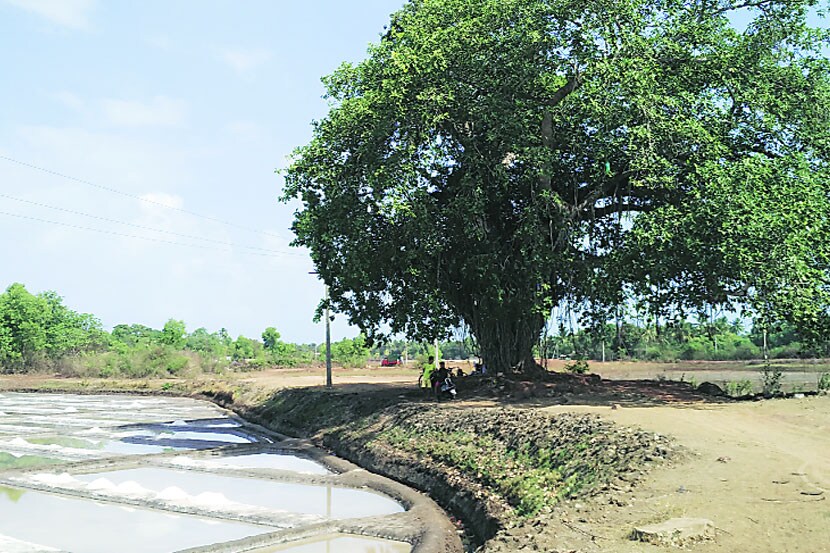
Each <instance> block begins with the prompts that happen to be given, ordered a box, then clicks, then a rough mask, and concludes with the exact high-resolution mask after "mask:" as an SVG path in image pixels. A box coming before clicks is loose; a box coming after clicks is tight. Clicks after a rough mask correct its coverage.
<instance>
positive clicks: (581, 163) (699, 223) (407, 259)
mask: <svg viewBox="0 0 830 553" xmlns="http://www.w3.org/2000/svg"><path fill="white" fill-rule="evenodd" d="M818 4H819V3H818V2H817V1H811V0H743V1H736V0H410V2H409V3H408V4H406V5H405V6H404V7H403V8H402V9H401V10H400V11H399V12H397V13H395V14H394V15H393V16H392V19H391V22H390V24H389V27H388V29H387V30H386V32H385V34H384V35H383V36H382V38H381V39H380V40H379V42H378V43H377V44H375V45H372V46H371V47H370V50H369V53H368V57H367V59H366V60H365V61H363V62H361V63H359V64H357V65H350V64H345V65H343V66H341V67H340V68H339V69H338V70H337V71H336V72H335V73H334V74H332V75H331V76H329V77H327V78H326V79H325V84H326V86H327V90H328V99H329V100H330V111H329V113H328V115H327V116H326V117H325V118H324V119H323V120H321V121H318V122H316V123H315V125H314V137H313V139H312V140H311V142H310V143H309V144H308V145H306V146H304V147H301V148H299V149H298V150H297V151H296V152H295V154H294V157H293V160H292V163H291V165H290V167H289V168H288V169H287V170H286V171H285V179H286V189H285V195H284V199H285V200H292V199H299V201H300V203H301V207H300V208H299V209H298V211H297V213H296V220H295V222H294V227H293V228H294V231H295V232H296V235H297V240H296V243H297V244H299V245H303V246H307V247H308V248H310V250H311V254H312V257H313V260H314V262H315V264H316V267H317V269H318V270H319V272H320V274H321V275H322V277H323V278H324V280H325V281H326V282H327V283H328V284H329V285H330V289H331V303H332V306H333V307H334V308H335V309H336V310H338V311H339V312H342V313H345V314H346V315H347V316H348V318H349V320H350V321H351V322H352V323H353V324H356V325H357V326H359V327H360V328H362V329H363V330H364V331H365V332H366V333H367V334H368V335H369V336H370V337H377V336H379V335H383V334H388V333H393V334H394V333H403V334H406V335H408V336H409V337H411V338H414V339H432V338H434V337H437V336H439V335H440V334H442V333H443V332H445V330H446V329H447V328H452V327H454V326H457V325H462V324H463V325H465V326H466V327H467V328H469V330H470V332H471V333H472V335H473V336H474V337H475V338H476V339H477V341H478V344H479V347H480V349H481V352H482V355H483V357H484V360H485V362H486V363H488V364H489V365H490V366H492V367H495V368H498V369H508V368H517V367H518V368H524V369H525V370H527V369H528V368H529V367H531V366H534V365H533V360H532V356H531V352H532V347H533V345H534V343H535V342H536V341H537V339H538V337H539V334H540V331H541V329H542V328H543V325H544V324H545V321H546V319H547V317H548V316H549V313H550V310H551V307H552V306H554V305H556V304H558V303H560V302H563V301H566V302H570V303H571V304H572V305H577V304H578V305H581V306H583V308H584V310H585V311H586V312H590V313H592V314H594V315H595V316H596V317H603V316H606V315H607V314H608V313H612V312H614V310H615V309H616V308H618V307H619V306H620V305H624V304H625V303H626V302H629V301H631V298H632V297H634V298H637V299H639V300H644V301H646V302H647V303H648V305H650V306H651V309H653V310H654V312H655V313H656V314H657V315H659V314H660V313H661V312H663V313H665V312H668V311H669V310H671V311H672V312H674V313H681V314H682V313H689V312H692V311H694V310H695V309H700V308H702V307H703V306H706V305H718V306H726V307H728V308H732V309H736V308H739V307H740V308H744V309H748V310H751V312H752V313H754V315H755V316H757V317H759V318H763V319H764V320H773V319H775V320H787V321H790V322H792V323H794V324H796V325H798V327H799V328H801V329H802V330H803V331H804V332H807V333H809V332H813V333H820V332H824V331H825V330H826V329H827V328H828V325H827V321H828V305H830V290H829V289H828V262H829V261H830V242H829V241H828V238H830V233H828V230H829V229H830V227H828V213H830V211H828V207H830V202H829V201H828V191H830V181H828V154H830V150H829V149H828V148H830V79H828V75H830V73H829V72H828V61H827V59H826V56H825V54H824V52H823V49H824V48H826V46H827V43H828V33H827V32H826V31H824V30H821V29H817V28H811V27H810V25H809V22H810V20H811V18H812V17H815V13H814V12H815V10H817V9H818V8H820V7H821V6H819V5H818Z"/></svg>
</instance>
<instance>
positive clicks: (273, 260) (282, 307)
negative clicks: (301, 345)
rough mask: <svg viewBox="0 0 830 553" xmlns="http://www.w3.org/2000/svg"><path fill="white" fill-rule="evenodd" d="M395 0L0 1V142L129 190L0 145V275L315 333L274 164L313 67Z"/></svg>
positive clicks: (193, 324)
mask: <svg viewBox="0 0 830 553" xmlns="http://www.w3.org/2000/svg"><path fill="white" fill-rule="evenodd" d="M402 5H403V0H361V1H360V2H342V1H332V0H308V1H306V2H287V1H252V0H248V1H246V2H231V1H202V0H200V1H196V0H188V1H185V0H180V1H160V0H145V1H142V2H128V1H124V0H121V1H108V2H104V1H102V0H0V67H2V68H3V69H2V73H1V74H0V156H5V157H7V158H12V159H15V160H18V161H22V162H25V163H28V164H32V165H36V166H39V167H42V168H44V169H48V170H50V171H54V172H58V173H61V174H64V175H67V176H70V177H73V178H75V179H80V180H83V181H88V182H90V183H93V184H95V185H99V186H103V187H108V188H111V189H116V190H118V191H122V192H124V193H126V194H129V195H130V196H126V195H118V194H114V193H111V192H107V191H104V190H102V189H100V188H95V187H92V186H90V185H88V184H84V183H81V182H77V181H75V180H70V179H66V178H62V177H59V176H56V175H53V174H48V173H45V172H41V171H38V170H34V169H32V168H29V167H25V166H22V165H18V164H16V163H13V162H10V161H8V160H5V159H0V212H3V213H4V214H0V233H2V234H0V236H1V237H2V238H0V287H2V288H5V287H6V286H8V285H9V284H11V283H12V282H22V283H24V284H26V286H27V287H28V288H29V290H30V291H33V292H39V291H43V290H55V291H57V292H58V293H59V294H61V295H63V296H64V297H65V298H66V301H67V303H68V304H69V305H70V306H72V307H73V308H75V309H78V310H80V311H84V312H91V313H94V314H96V315H98V316H99V317H100V318H101V319H102V321H103V322H104V324H105V325H106V326H112V325H115V324H118V323H122V322H124V323H133V322H135V323H142V324H147V325H150V326H154V327H160V326H162V325H163V324H164V322H165V321H166V320H167V319H168V318H177V319H183V320H184V321H185V322H186V323H187V325H188V328H189V329H190V330H193V329H195V328H197V327H200V326H204V327H207V328H208V329H209V330H216V329H218V328H220V327H223V326H224V327H227V328H228V330H229V331H230V332H231V333H232V334H234V335H237V334H245V335H248V336H252V337H256V336H259V334H260V333H261V332H262V330H263V329H264V328H265V327H267V326H275V327H276V328H277V329H278V330H279V331H280V332H281V333H282V335H283V336H284V337H285V338H287V339H289V340H292V341H298V342H319V341H321V336H322V328H321V326H320V325H315V324H314V323H313V322H312V317H313V312H314V308H315V307H316V304H317V302H318V301H319V299H320V297H321V296H322V293H323V289H322V285H321V284H320V283H319V282H318V281H317V280H316V279H315V277H314V276H311V275H309V274H308V271H310V270H312V269H313V267H312V265H311V262H310V260H309V258H308V256H307V255H306V254H305V253H304V252H302V251H300V250H296V249H293V248H289V246H288V242H289V241H290V238H291V234H290V232H289V230H288V227H289V226H290V224H291V219H292V211H293V207H289V206H284V205H280V204H278V203H277V201H276V198H277V196H278V195H279V193H280V190H281V186H282V180H281V178H280V177H279V176H278V175H275V174H274V170H275V169H276V168H279V167H282V166H283V165H284V164H285V160H286V156H288V154H289V153H290V152H291V150H292V149H293V148H294V147H296V146H299V145H301V144H303V143H305V142H307V141H308V140H309V138H310V136H311V127H310V123H311V121H312V120H313V119H315V118H321V117H322V116H323V115H324V114H325V113H326V103H325V101H324V100H323V99H322V98H321V95H322V92H323V90H322V86H321V84H320V77H321V76H323V75H326V74H328V73H330V72H331V71H332V70H334V69H335V68H336V67H337V66H338V65H339V64H340V63H341V62H342V61H344V60H353V61H357V60H360V59H362V58H363V57H364V55H365V52H366V47H367V45H368V44H369V43H370V42H374V41H376V40H377V39H378V37H379V35H380V33H381V32H382V30H383V26H384V25H385V24H386V23H387V21H388V18H389V14H390V13H392V12H393V11H395V10H397V9H398V8H400V7H401V6H402ZM137 198H143V199H145V200H149V201H141V200H139V199H137ZM21 200H23V201H21ZM27 202H28V203H27ZM152 202H157V203H152ZM159 203H161V204H168V205H172V206H175V207H177V208H179V209H183V210H186V211H191V212H195V213H198V214H203V215H206V216H209V217H213V218H217V219H221V220H223V221H227V222H231V223H233V224H234V225H238V226H228V225H223V224H219V223H216V222H214V221H210V220H207V219H204V218H200V217H195V216H192V215H189V214H187V213H183V212H181V211H176V210H170V209H167V208H164V207H162V206H160V205H158V204H159ZM35 204H42V205H35ZM43 206H51V207H58V208H61V209H64V210H69V211H75V212H81V213H86V214H91V215H95V216H98V217H104V218H107V219H113V220H117V221H122V222H125V223H129V224H130V225H134V226H128V225H123V224H117V223H113V222H110V221H102V220H100V219H93V218H89V217H83V216H80V215H78V214H76V213H69V212H67V211H58V210H55V209H50V208H48V207H43ZM9 214H12V215H16V216H17V217H14V216H12V215H9ZM21 216H23V217H30V218H34V219H41V220H48V221H55V222H59V223H64V224H68V225H75V226H83V227H90V228H95V229H99V230H105V231H107V232H111V233H117V234H102V233H96V232H90V231H88V230H83V229H79V228H74V227H67V226H58V225H55V224H51V223H46V222H43V221H36V220H33V219H25V218H21ZM138 227H145V228H138ZM239 227H245V228H239ZM248 228H249V229H253V230H255V231H262V232H254V231H249V230H246V229H248ZM148 229H159V230H163V231H165V232H164V233H161V232H156V231H155V230H148ZM122 235H131V236H143V237H145V238H153V239H154V240H159V241H167V242H175V243H177V244H178V243H180V244H187V245H188V246H180V245H173V244H167V243H164V242H154V241H149V240H142V239H137V238H129V237H127V236H122ZM182 235H185V236H196V237H200V238H204V239H206V240H197V239H193V238H187V237H185V236H182ZM208 240H211V241H208ZM228 243H230V244H233V246H227V245H226V244H228ZM246 247H247V248H261V249H265V250H271V251H275V252H289V254H282V253H276V254H272V253H270V252H263V251H262V250H255V249H246ZM251 253H268V255H267V256H263V255H251ZM333 332H334V337H335V339H336V338H337V337H338V336H343V335H350V336H351V335H354V334H355V331H354V330H351V329H349V328H348V327H347V326H346V325H345V323H344V322H343V321H337V322H336V324H335V326H334V329H333Z"/></svg>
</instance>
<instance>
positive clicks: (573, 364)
mask: <svg viewBox="0 0 830 553" xmlns="http://www.w3.org/2000/svg"><path fill="white" fill-rule="evenodd" d="M564 368H565V370H566V371H567V372H569V373H572V374H585V373H587V372H588V371H589V370H590V367H589V366H588V362H587V361H586V360H585V359H575V360H574V361H569V362H568V363H565V367H564Z"/></svg>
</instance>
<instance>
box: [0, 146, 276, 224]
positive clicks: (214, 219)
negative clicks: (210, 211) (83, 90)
mask: <svg viewBox="0 0 830 553" xmlns="http://www.w3.org/2000/svg"><path fill="white" fill-rule="evenodd" d="M0 159H3V160H6V161H10V162H12V163H16V164H17V165H21V166H23V167H28V168H29V169H34V170H36V171H41V172H42V173H46V174H48V175H54V176H56V177H60V178H62V179H67V180H71V181H74V182H78V183H81V184H85V185H87V186H91V187H93V188H97V189H99V190H104V191H106V192H110V193H112V194H118V195H119V196H125V197H127V198H132V199H134V200H138V201H140V202H144V203H147V204H152V205H156V206H160V207H164V208H166V209H170V210H173V211H178V212H180V213H185V214H187V215H191V216H193V217H198V218H200V219H205V220H207V221H212V222H214V223H219V224H222V225H225V226H229V227H234V228H238V229H241V230H246V231H248V232H253V233H256V234H264V235H266V236H271V237H272V238H281V239H283V240H284V239H285V237H284V236H280V235H279V234H274V233H272V232H266V231H264V230H259V229H255V228H252V227H246V226H244V225H238V224H236V223H232V222H230V221H225V220H224V219H219V218H218V217H211V216H210V215H202V214H201V213H196V212H195V211H190V210H188V209H183V208H181V207H174V206H172V205H167V204H165V203H163V202H157V201H155V200H151V199H150V198H144V197H142V196H138V195H136V194H131V193H129V192H124V191H123V190H118V189H116V188H110V187H108V186H103V185H100V184H96V183H94V182H90V181H88V180H85V179H79V178H77V177H73V176H70V175H66V174H64V173H59V172H57V171H53V170H51V169H46V168H45V167H40V166H38V165H34V164H32V163H27V162H25V161H20V160H18V159H14V158H12V157H8V156H4V155H2V154H0Z"/></svg>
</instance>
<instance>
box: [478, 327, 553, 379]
mask: <svg viewBox="0 0 830 553" xmlns="http://www.w3.org/2000/svg"><path fill="white" fill-rule="evenodd" d="M544 323H545V321H544V317H542V316H539V315H534V314H532V313H527V314H525V315H523V316H519V317H514V318H510V317H508V316H502V317H492V318H487V319H482V320H479V321H475V323H474V324H472V323H471V324H470V328H471V329H472V331H473V334H474V335H475V337H476V340H477V341H478V344H479V347H480V348H481V356H482V359H483V361H484V364H485V366H486V367H487V372H488V373H491V374H492V373H498V372H504V373H507V372H519V373H522V374H525V375H527V376H531V377H534V376H538V375H539V374H541V372H544V369H543V368H542V367H540V366H539V364H538V363H537V362H536V359H535V358H534V357H533V346H534V344H536V342H537V341H538V340H539V334H540V333H541V332H542V328H543V327H544Z"/></svg>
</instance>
